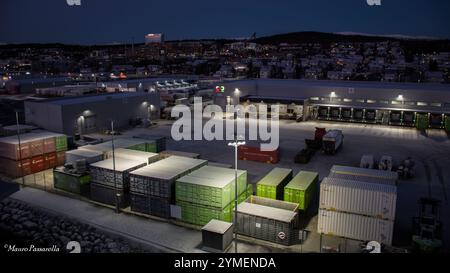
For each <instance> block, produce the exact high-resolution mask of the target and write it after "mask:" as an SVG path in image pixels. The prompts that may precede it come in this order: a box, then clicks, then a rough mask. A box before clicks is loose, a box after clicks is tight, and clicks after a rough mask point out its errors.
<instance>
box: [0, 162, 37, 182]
mask: <svg viewBox="0 0 450 273" xmlns="http://www.w3.org/2000/svg"><path fill="white" fill-rule="evenodd" d="M0 166H1V172H2V173H4V174H6V175H7V176H9V177H13V178H16V177H21V176H22V175H23V176H26V175H29V174H31V160H30V159H24V160H22V164H20V161H15V160H11V159H7V158H0ZM21 168H23V169H21Z"/></svg>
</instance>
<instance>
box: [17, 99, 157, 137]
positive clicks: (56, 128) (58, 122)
mask: <svg viewBox="0 0 450 273" xmlns="http://www.w3.org/2000/svg"><path fill="white" fill-rule="evenodd" d="M159 109H160V98H159V94H157V93H146V92H132V93H114V94H102V95H93V96H82V97H74V98H58V99H49V100H44V101H26V102H25V120H26V123H27V124H32V125H35V126H38V127H41V128H44V129H47V130H50V131H53V132H58V133H64V134H66V135H69V136H74V135H83V134H89V133H93V132H98V131H103V130H106V129H109V128H110V122H111V120H114V123H115V126H116V128H119V129H120V128H126V127H128V126H130V124H136V121H142V122H143V123H145V122H148V121H149V120H153V119H157V118H158V117H159Z"/></svg>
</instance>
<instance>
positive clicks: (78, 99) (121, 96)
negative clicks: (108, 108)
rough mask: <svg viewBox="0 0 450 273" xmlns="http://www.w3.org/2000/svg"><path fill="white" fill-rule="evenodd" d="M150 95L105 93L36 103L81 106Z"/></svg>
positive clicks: (140, 93)
mask: <svg viewBox="0 0 450 273" xmlns="http://www.w3.org/2000/svg"><path fill="white" fill-rule="evenodd" d="M149 94H150V93H144V92H123V93H107V94H101V95H84V96H80V97H72V98H67V97H66V98H56V99H49V100H43V101H39V102H37V103H48V104H54V105H73V104H83V103H92V102H99V101H107V100H109V99H125V98H132V97H142V96H148V95H149Z"/></svg>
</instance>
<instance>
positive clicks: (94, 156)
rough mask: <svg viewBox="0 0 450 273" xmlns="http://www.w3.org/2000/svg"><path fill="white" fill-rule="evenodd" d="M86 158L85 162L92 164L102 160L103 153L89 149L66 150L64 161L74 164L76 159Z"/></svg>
mask: <svg viewBox="0 0 450 273" xmlns="http://www.w3.org/2000/svg"><path fill="white" fill-rule="evenodd" d="M83 159H84V160H86V163H88V164H92V163H95V162H98V161H101V160H103V154H102V153H101V152H95V151H89V150H72V151H67V152H66V157H65V160H66V163H72V164H75V163H76V162H77V160H83Z"/></svg>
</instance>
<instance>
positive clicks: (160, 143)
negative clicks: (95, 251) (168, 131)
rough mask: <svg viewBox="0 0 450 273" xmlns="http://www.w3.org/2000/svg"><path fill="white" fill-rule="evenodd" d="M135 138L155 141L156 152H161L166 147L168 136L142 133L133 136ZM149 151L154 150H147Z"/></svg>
mask: <svg viewBox="0 0 450 273" xmlns="http://www.w3.org/2000/svg"><path fill="white" fill-rule="evenodd" d="M133 138H136V139H143V140H151V141H155V143H156V149H155V151H154V153H159V152H162V151H164V150H165V149H166V137H164V136H150V135H146V134H140V135H136V136H133ZM147 152H152V151H147Z"/></svg>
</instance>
